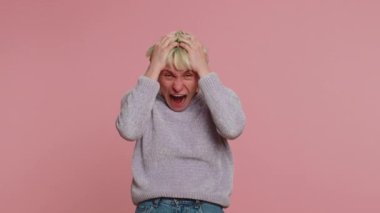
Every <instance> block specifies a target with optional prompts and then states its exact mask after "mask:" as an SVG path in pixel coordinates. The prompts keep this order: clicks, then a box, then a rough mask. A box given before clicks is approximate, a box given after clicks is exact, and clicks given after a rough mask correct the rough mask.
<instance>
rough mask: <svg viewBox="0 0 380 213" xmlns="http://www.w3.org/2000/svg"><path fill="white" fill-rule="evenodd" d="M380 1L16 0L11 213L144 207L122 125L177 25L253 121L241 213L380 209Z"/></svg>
mask: <svg viewBox="0 0 380 213" xmlns="http://www.w3.org/2000/svg"><path fill="white" fill-rule="evenodd" d="M379 10H380V3H379V1H376V0H372V1H370V0H356V1H354V0H321V1H317V0H315V1H305V0H298V1H296V0H290V1H281V0H278V1H274V0H272V1H261V0H255V1H252V0H247V1H222V0H218V1H201V0H197V1H174V0H170V1H169V0H165V1H163V0H161V1H121V0H108V1H106V0H91V1H90V0H61V1H58V0H49V1H48V0H40V1H27V0H18V1H15V0H1V7H0V97H1V111H0V118H1V120H0V131H1V133H0V141H1V143H0V169H1V175H0V212H7V213H22V212H29V213H51V212H53V213H67V212H70V213H85V212H91V213H104V212H114V213H117V212H120V213H122V212H133V210H134V206H133V204H132V202H131V198H130V182H131V169H130V160H131V153H132V151H133V145H134V144H133V143H129V142H126V141H124V140H123V139H122V138H121V137H120V136H119V135H118V133H117V131H116V129H115V126H114V123H115V119H116V116H117V114H118V112H119V107H120V98H121V96H122V94H124V92H126V91H127V90H129V89H131V88H132V87H133V86H134V85H135V83H136V79H137V77H138V76H139V75H141V74H142V73H143V72H144V71H145V68H146V67H147V65H148V61H147V60H146V59H145V58H144V54H145V50H146V49H147V48H148V47H149V46H150V45H151V44H152V43H154V42H155V41H156V40H157V39H158V38H159V37H160V36H162V35H163V34H166V33H168V32H170V31H173V30H175V29H183V30H185V31H188V32H191V33H193V34H195V35H196V36H197V37H198V38H200V39H201V40H202V41H203V43H205V44H206V46H207V47H208V49H209V52H210V60H211V62H210V63H211V64H210V65H211V68H212V69H213V70H214V71H215V72H218V73H219V75H220V76H221V78H222V80H223V82H224V83H225V85H227V86H228V87H231V88H233V89H234V90H235V91H236V92H237V93H238V94H239V95H240V97H241V99H242V103H243V106H244V109H245V111H246V114H247V117H248V123H247V126H246V129H245V132H244V134H243V135H242V136H241V137H240V138H239V139H237V140H235V141H232V142H231V144H232V147H233V152H234V157H235V158H234V159H235V179H234V183H235V185H234V191H233V195H232V205H231V207H230V208H229V209H227V210H226V212H229V213H232V212H233V213H239V212H263V213H275V212H281V213H337V212H346V213H357V212H368V213H375V212H380V203H379V200H380V183H379V180H380V163H379V162H380V152H379V150H380V131H379V126H380V110H379V109H380V95H379V90H380V74H379V71H380V64H379V55H380V39H379V38H380V25H379V20H380V15H379Z"/></svg>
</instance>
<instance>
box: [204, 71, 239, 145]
mask: <svg viewBox="0 0 380 213" xmlns="http://www.w3.org/2000/svg"><path fill="white" fill-rule="evenodd" d="M199 87H200V89H201V91H202V94H203V95H204V98H205V101H206V104H207V106H208V108H209V109H210V112H211V115H212V118H213V121H214V123H215V125H216V127H217V129H218V132H219V134H221V135H222V136H223V137H225V138H227V139H235V138H237V137H238V136H239V135H240V134H241V133H242V132H243V129H244V126H245V120H246V118H245V114H244V111H243V109H242V107H241V104H240V100H239V97H238V96H237V95H236V94H235V93H234V92H233V91H232V90H230V89H228V88H226V87H224V86H223V84H222V82H221V81H220V79H219V78H218V76H217V74H216V73H209V74H208V75H205V76H204V77H202V78H201V79H200V80H199Z"/></svg>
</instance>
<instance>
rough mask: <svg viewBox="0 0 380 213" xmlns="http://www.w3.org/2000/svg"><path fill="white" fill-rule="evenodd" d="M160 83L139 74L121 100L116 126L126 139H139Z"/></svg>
mask: <svg viewBox="0 0 380 213" xmlns="http://www.w3.org/2000/svg"><path fill="white" fill-rule="evenodd" d="M159 88H160V85H159V84H158V82H157V81H154V80H152V79H150V78H148V77H146V76H141V77H140V78H139V80H138V83H137V86H136V87H135V88H134V89H133V90H132V91H130V92H129V93H128V94H126V95H124V97H123V98H122V100H121V107H120V113H119V116H118V117H117V119H116V128H117V130H118V132H119V134H120V136H122V137H123V138H125V139H126V140H128V141H135V140H137V139H139V138H140V137H141V136H142V134H143V130H144V129H145V124H146V122H147V121H148V119H149V116H150V112H151V110H152V108H153V104H154V101H155V99H156V96H157V93H158V90H159Z"/></svg>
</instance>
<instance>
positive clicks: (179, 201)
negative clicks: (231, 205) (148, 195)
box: [139, 197, 221, 207]
mask: <svg viewBox="0 0 380 213" xmlns="http://www.w3.org/2000/svg"><path fill="white" fill-rule="evenodd" d="M159 203H165V204H167V205H171V206H196V207H199V206H200V205H201V204H202V203H208V204H211V205H216V206H220V205H219V204H215V203H210V202H207V201H203V200H197V199H187V198H170V197H160V198H154V199H149V200H145V201H142V202H140V203H139V205H140V204H150V205H153V206H158V204H159ZM220 207H221V206H220Z"/></svg>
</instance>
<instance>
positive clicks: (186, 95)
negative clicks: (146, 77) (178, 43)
mask: <svg viewBox="0 0 380 213" xmlns="http://www.w3.org/2000/svg"><path fill="white" fill-rule="evenodd" d="M198 79H199V77H198V75H197V74H196V73H195V72H194V71H191V70H187V71H179V70H176V69H174V68H170V67H168V66H167V67H166V68H165V69H164V70H162V71H161V73H160V76H159V78H158V82H159V83H160V93H161V95H162V96H163V97H164V99H165V101H166V104H167V105H168V106H169V108H170V109H172V110H173V111H176V112H180V111H183V110H185V109H186V108H187V107H188V106H189V104H190V103H191V100H192V98H193V97H194V96H195V95H196V94H197V91H198Z"/></svg>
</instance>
